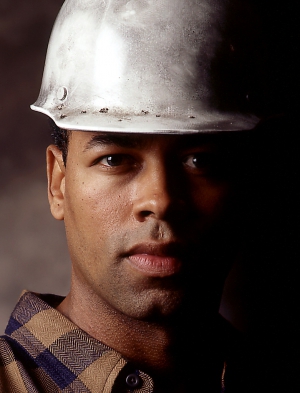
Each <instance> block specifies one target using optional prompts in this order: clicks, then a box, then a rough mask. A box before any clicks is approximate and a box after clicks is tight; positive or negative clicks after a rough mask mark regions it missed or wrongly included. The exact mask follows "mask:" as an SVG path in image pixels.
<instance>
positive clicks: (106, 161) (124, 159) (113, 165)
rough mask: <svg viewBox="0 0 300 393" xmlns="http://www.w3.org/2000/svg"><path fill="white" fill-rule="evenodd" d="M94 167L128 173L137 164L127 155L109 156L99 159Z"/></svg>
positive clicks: (94, 163)
mask: <svg viewBox="0 0 300 393" xmlns="http://www.w3.org/2000/svg"><path fill="white" fill-rule="evenodd" d="M92 165H98V166H100V167H102V168H103V169H106V170H113V169H115V170H118V171H120V170H121V171H128V170H130V169H132V168H134V167H135V166H136V165H137V163H136V161H135V160H134V158H133V157H132V156H130V155H127V154H108V155H106V156H101V157H99V158H97V159H96V160H95V161H94V162H93V164H92Z"/></svg>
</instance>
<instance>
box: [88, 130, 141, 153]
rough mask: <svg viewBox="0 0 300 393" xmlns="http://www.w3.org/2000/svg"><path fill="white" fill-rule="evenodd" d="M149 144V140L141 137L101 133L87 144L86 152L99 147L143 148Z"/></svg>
mask: <svg viewBox="0 0 300 393" xmlns="http://www.w3.org/2000/svg"><path fill="white" fill-rule="evenodd" d="M147 143H148V139H145V138H141V136H140V135H128V134H126V135H122V134H103V133H99V134H96V135H93V137H92V138H91V139H90V140H89V141H88V143H87V144H86V146H85V148H84V151H88V150H90V149H92V148H94V147H97V146H111V145H114V146H117V147H125V148H141V147H143V146H145V145H146V144H147Z"/></svg>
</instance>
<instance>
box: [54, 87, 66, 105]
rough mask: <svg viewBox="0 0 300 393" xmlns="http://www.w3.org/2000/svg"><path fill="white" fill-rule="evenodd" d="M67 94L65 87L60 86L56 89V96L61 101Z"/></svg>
mask: <svg viewBox="0 0 300 393" xmlns="http://www.w3.org/2000/svg"><path fill="white" fill-rule="evenodd" d="M67 95H68V89H67V88H66V87H64V86H62V87H60V88H59V89H58V90H57V93H56V97H57V98H58V99H59V100H61V101H63V100H65V99H66V98H67Z"/></svg>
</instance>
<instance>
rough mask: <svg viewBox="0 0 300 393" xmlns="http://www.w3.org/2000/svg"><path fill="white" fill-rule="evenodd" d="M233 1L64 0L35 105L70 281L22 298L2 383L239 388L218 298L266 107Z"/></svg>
mask: <svg viewBox="0 0 300 393" xmlns="http://www.w3.org/2000/svg"><path fill="white" fill-rule="evenodd" d="M237 6H238V4H235V5H233V6H232V5H231V3H228V2H227V1H221V0H214V1H209V2H208V1H204V0H203V1H196V0H188V1H182V0H180V1H169V0H164V1H159V2H155V1H134V0H131V1H110V2H108V3H106V2H99V1H96V0H67V1H65V3H64V5H63V7H62V10H61V12H60V14H59V16H58V19H57V21H56V24H55V27H54V29H53V33H52V37H51V40H50V43H49V49H48V55H47V61H46V65H45V72H44V78H43V84H42V88H41V92H40V96H39V98H38V100H37V102H36V103H35V104H34V105H33V106H32V109H34V110H36V111H39V112H42V113H45V114H46V115H48V116H49V117H50V118H51V119H52V120H53V121H54V124H52V126H53V129H54V131H53V135H54V140H55V144H54V145H51V146H49V147H48V149H47V174H48V195H49V202H50V208H51V212H52V214H53V216H54V218H56V219H58V220H64V222H65V227H66V233H67V240H68V246H69V250H70V256H71V260H72V283H71V289H70V293H69V294H68V295H67V296H66V298H64V299H62V298H60V297H58V296H54V295H37V294H33V293H29V292H25V293H24V294H23V295H22V296H21V298H20V301H19V303H18V305H17V307H16V309H15V311H14V312H13V314H12V317H11V320H10V322H9V324H8V327H7V329H6V336H4V337H3V338H2V339H1V341H0V345H1V352H0V353H1V357H0V359H1V360H0V373H1V374H0V375H1V379H0V381H1V382H0V388H1V392H2V391H3V392H61V391H63V392H73V391H74V392H115V393H116V392H117V393H121V392H155V393H169V392H170V393H171V392H172V393H182V392H190V391H192V390H198V391H205V392H221V391H222V390H224V383H225V387H226V389H227V390H226V391H228V392H234V391H240V390H239V387H240V386H241V385H239V383H237V381H239V379H242V378H243V377H244V374H241V375H235V376H234V378H235V382H232V381H233V377H232V375H233V370H234V368H235V369H238V367H237V365H236V364H234V362H232V361H231V359H232V352H234V350H233V348H234V344H233V341H234V340H235V334H234V333H233V332H232V330H231V328H230V327H229V326H227V323H226V322H225V321H223V320H222V319H221V317H220V316H219V315H218V309H219V302H220V297H221V293H222V288H223V284H224V280H225V278H226V275H227V273H228V271H229V268H230V266H231V264H232V262H233V261H234V259H235V258H236V255H237V254H238V252H239V250H240V246H241V244H242V238H243V235H244V227H245V223H246V222H247V221H246V213H245V212H244V210H245V209H244V208H245V199H244V198H245V192H244V191H245V189H244V183H242V182H241V181H240V180H239V179H240V177H239V174H240V173H241V171H242V172H243V175H244V180H245V178H246V164H247V162H248V160H247V149H246V146H247V143H249V141H250V138H251V136H250V135H251V134H253V133H255V132H256V131H254V130H253V129H254V128H255V127H256V125H257V124H258V123H259V121H260V119H259V118H258V117H256V116H255V115H254V114H253V113H252V114H251V113H250V112H251V110H252V109H253V108H252V107H251V100H250V104H249V96H250V97H251V86H250V85H251V82H252V80H251V78H250V77H249V78H248V77H247V74H245V73H243V72H242V70H241V69H243V66H244V65H245V63H247V64H248V61H249V59H251V56H250V55H249V57H248V56H246V57H244V53H242V55H243V56H242V57H240V53H241V51H240V47H239V45H241V41H239V40H236V41H235V40H234V37H235V34H236V33H237V31H239V32H240V31H242V32H244V33H246V31H244V30H243V29H244V26H241V24H240V23H237V22H234V23H236V24H234V23H233V21H235V19H233V18H232V15H234V14H236V13H237V10H240V8H234V7H237ZM232 11H233V13H232ZM229 16H230V18H229ZM239 16H241V14H239ZM229 21H230V23H229ZM247 37H248V36H247ZM250 68H251V67H250ZM241 75H243V82H241V80H240V79H239V78H240V77H241ZM245 75H246V76H245ZM228 87H230V89H229V90H226V89H227V88H228ZM224 89H225V90H226V92H225V91H224ZM224 97H226V99H225V100H224ZM228 342H230V343H231V346H230V348H228ZM226 365H227V367H228V371H226ZM226 383H227V385H226ZM235 389H237V390H235ZM245 391H246V390H245Z"/></svg>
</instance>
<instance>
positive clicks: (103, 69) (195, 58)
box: [31, 0, 259, 134]
mask: <svg viewBox="0 0 300 393" xmlns="http://www.w3.org/2000/svg"><path fill="white" fill-rule="evenodd" d="M229 3H230V2H229V1H228V0H130V1H127V0H107V1H106V0H66V1H65V3H64V5H63V6H62V9H61V11H60V13H59V15H58V17H57V20H56V22H55V25H54V28H53V31H52V35H51V39H50V42H49V47H48V53H47V58H46V64H45V70H44V76H43V82H42V87H41V91H40V94H39V97H38V100H37V101H36V102H35V104H33V105H32V106H31V108H32V109H33V110H35V111H38V112H42V113H44V114H46V115H48V116H49V117H50V118H52V119H53V120H54V122H55V123H56V125H57V126H58V127H60V128H63V129H71V130H83V131H85V130H86V131H105V132H106V131H116V132H141V133H169V134H171V133H198V132H217V131H237V130H248V129H252V128H254V127H255V126H256V125H257V123H258V122H259V118H258V117H256V116H255V115H253V114H251V113H250V114H249V113H248V111H247V109H248V108H247V97H246V96H247V90H246V89H244V90H243V91H241V89H240V90H239V89H238V88H237V86H239V83H237V81H236V80H234V81H233V82H232V86H231V82H230V78H233V79H234V78H236V75H242V76H243V77H244V76H245V75H243V72H241V71H240V70H239V72H237V73H235V72H224V69H226V70H228V68H230V67H231V68H232V69H233V70H235V68H236V64H239V63H238V61H236V60H235V59H236V53H235V47H234V44H233V43H232V41H230V34H227V32H226V31H227V30H228V29H227V27H226V26H227V20H228V18H227V17H228V14H229V8H228V4H229ZM229 30H230V29H229ZM223 65H224V67H223ZM222 75H223V76H222ZM222 77H223V78H225V79H227V80H226V81H225V82H224V85H223V84H222V83H223V82H222ZM228 78H229V80H228ZM216 81H217V82H216ZM216 86H217V87H216ZM223 87H224V89H228V92H226V91H225V92H224V89H223ZM220 90H222V97H225V101H226V102H222V100H220V97H219V96H218V91H220ZM223 101H224V99H223Z"/></svg>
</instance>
